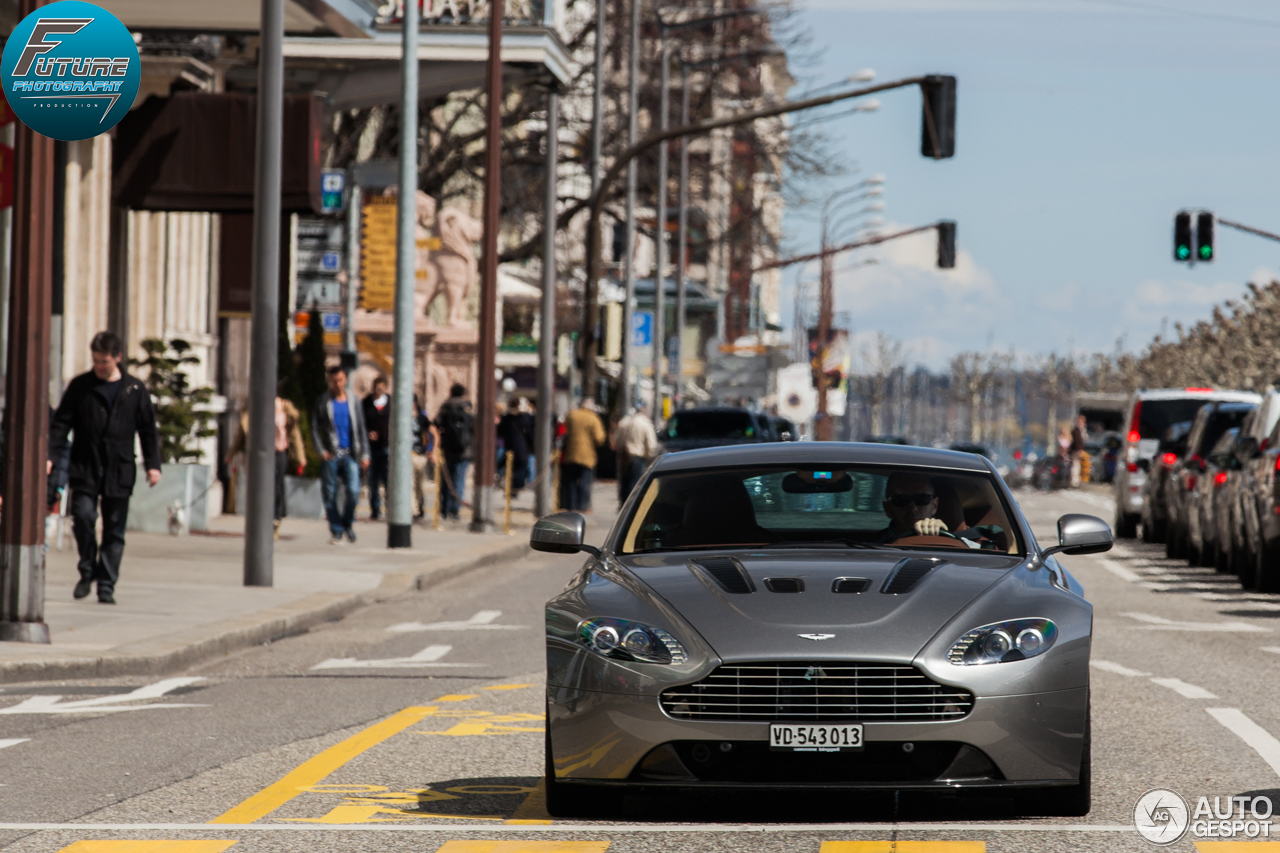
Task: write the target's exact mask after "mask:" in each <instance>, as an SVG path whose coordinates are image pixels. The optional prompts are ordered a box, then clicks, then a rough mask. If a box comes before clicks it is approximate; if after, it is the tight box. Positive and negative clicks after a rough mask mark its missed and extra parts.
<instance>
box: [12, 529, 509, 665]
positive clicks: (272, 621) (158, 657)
mask: <svg viewBox="0 0 1280 853" xmlns="http://www.w3.org/2000/svg"><path fill="white" fill-rule="evenodd" d="M529 551H530V548H529V545H528V542H527V541H520V542H517V543H512V544H511V545H509V546H507V547H505V548H500V549H498V550H496V551H492V552H490V553H488V554H483V555H481V556H479V557H476V558H473V559H470V560H464V561H461V562H457V563H452V564H446V565H443V566H441V567H439V568H437V569H432V570H428V571H423V572H417V573H411V572H399V573H395V574H388V575H386V576H384V577H383V579H382V583H381V584H379V585H378V588H377V589H374V590H371V591H369V592H363V593H339V592H317V593H313V594H311V595H308V596H306V597H304V598H301V599H299V600H298V601H294V602H291V603H289V604H285V605H281V606H279V607H271V608H267V609H266V610H259V611H257V612H255V613H250V614H246V615H244V616H240V617H237V618H234V619H227V620H225V621H222V622H215V623H213V624H212V625H202V626H200V627H198V628H193V629H191V630H189V631H183V632H180V633H178V634H177V635H170V636H169V637H167V638H163V639H160V638H157V639H151V640H144V641H142V642H139V643H133V644H131V645H128V646H122V647H121V648H120V649H118V650H116V651H114V652H111V653H110V654H104V655H101V656H92V657H88V656H86V657H69V658H60V659H54V660H30V661H9V662H0V684H13V683H17V682H23V681H55V680H64V679H82V678H117V677H120V676H129V675H163V674H165V673H169V672H173V671H174V670H179V669H184V668H186V667H189V666H193V665H195V664H197V663H202V662H204V661H206V660H208V659H210V658H214V657H217V656H219V655H226V654H229V653H231V652H234V651H237V650H239V649H243V648H247V647H249V646H257V645H261V644H263V643H270V642H274V641H276V640H282V639H284V638H286V637H291V636H294V635H295V634H301V633H304V632H305V631H307V630H308V629H309V628H311V627H313V626H315V625H320V624H322V623H324V622H336V621H337V620H339V619H341V618H343V617H344V616H346V615H348V614H349V613H352V612H353V611H355V610H358V609H359V608H361V607H364V606H365V605H368V604H375V603H377V602H380V601H386V600H388V599H390V598H394V597H395V596H398V595H402V594H404V593H406V592H412V591H421V590H426V589H430V588H432V587H434V586H437V585H439V584H442V583H445V582H447V581H451V580H454V579H455V578H459V577H462V576H463V575H466V574H469V573H471V572H474V571H478V570H480V569H484V568H488V567H489V566H492V565H495V564H497V563H502V562H505V561H507V560H513V559H518V558H520V557H523V556H524V555H525V554H527V553H529Z"/></svg>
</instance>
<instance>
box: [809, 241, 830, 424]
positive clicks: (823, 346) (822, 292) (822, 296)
mask: <svg viewBox="0 0 1280 853" xmlns="http://www.w3.org/2000/svg"><path fill="white" fill-rule="evenodd" d="M831 303H832V293H831V253H829V252H828V251H827V218H826V217H825V216H824V217H822V276H821V282H820V284H819V286H818V340H817V358H816V359H815V362H816V363H815V364H814V365H813V387H814V388H816V389H817V390H818V414H817V416H816V417H815V418H814V423H813V437H814V439H815V440H816V441H830V440H831V417H830V416H829V415H828V414H827V388H826V384H827V382H826V372H825V368H826V366H827V365H826V360H827V337H828V336H829V335H830V334H831V307H832V304H831Z"/></svg>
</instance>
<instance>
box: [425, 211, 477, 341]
mask: <svg viewBox="0 0 1280 853" xmlns="http://www.w3.org/2000/svg"><path fill="white" fill-rule="evenodd" d="M417 208H418V216H417V257H416V260H415V266H416V267H417V271H418V275H417V278H418V283H417V288H416V290H417V293H416V296H415V300H414V301H415V303H416V306H417V313H418V315H419V316H422V315H425V314H426V313H427V311H428V310H430V308H431V303H433V302H435V300H436V297H438V296H443V297H444V300H445V321H444V325H445V326H447V327H452V328H458V327H469V326H470V325H471V324H470V323H469V322H468V321H467V317H466V313H467V297H468V296H469V295H470V294H471V291H472V290H473V289H474V288H475V286H476V281H477V279H478V278H479V263H478V261H477V260H476V251H475V248H474V244H475V243H477V242H478V241H479V240H480V239H481V237H483V236H484V223H482V222H481V221H480V220H478V219H476V218H475V217H473V216H471V215H469V214H467V213H465V212H463V211H461V210H458V209H457V208H453V207H446V208H445V209H444V210H441V211H439V212H438V213H437V211H436V200H435V199H433V198H431V197H430V196H429V195H427V194H426V193H424V192H421V191H419V192H418V205H417Z"/></svg>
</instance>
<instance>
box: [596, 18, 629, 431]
mask: <svg viewBox="0 0 1280 853" xmlns="http://www.w3.org/2000/svg"><path fill="white" fill-rule="evenodd" d="M597 2H600V3H602V2H603V0H597ZM640 3H641V0H631V44H630V55H629V61H630V66H629V68H628V79H627V113H628V115H627V145H628V146H631V145H635V144H636V139H637V138H639V136H640ZM638 180H639V173H638V172H637V164H636V163H635V162H634V161H632V162H631V163H628V164H627V201H626V218H627V222H626V226H625V228H624V238H623V239H624V240H625V243H624V245H623V247H622V252H623V257H622V276H623V288H624V290H623V295H622V340H621V342H620V343H621V344H622V377H621V378H622V381H621V383H620V387H619V389H618V390H619V396H618V403H619V405H618V413H619V415H621V416H622V417H626V416H627V415H628V414H629V413H630V412H631V405H632V400H631V369H632V366H633V362H634V361H635V354H634V353H633V352H632V351H631V326H632V323H633V322H634V321H633V319H632V318H633V317H634V315H635V306H636V265H635V263H636V258H635V248H636V184H637V181H638ZM599 188H600V185H599V181H597V183H596V189H597V191H598V190H599ZM587 286H588V287H590V286H591V283H590V282H588V284H587ZM589 322H590V323H591V324H592V327H593V328H594V327H595V324H596V323H597V322H598V318H595V317H592V318H589ZM583 343H584V345H585V344H586V343H587V342H586V341H583ZM590 373H591V375H592V376H594V375H595V361H594V358H593V360H592V364H591V370H590ZM595 394H596V389H595V388H594V387H593V388H591V389H590V392H589V393H588V392H587V391H586V390H585V389H584V395H586V396H591V397H594V396H595ZM601 402H603V401H601Z"/></svg>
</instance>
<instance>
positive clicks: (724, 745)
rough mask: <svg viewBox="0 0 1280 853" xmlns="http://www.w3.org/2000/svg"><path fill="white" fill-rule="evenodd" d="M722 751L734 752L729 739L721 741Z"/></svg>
mask: <svg viewBox="0 0 1280 853" xmlns="http://www.w3.org/2000/svg"><path fill="white" fill-rule="evenodd" d="M720 751H721V752H733V744H731V743H729V741H727V740H726V741H724V742H723V743H721V744H720Z"/></svg>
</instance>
